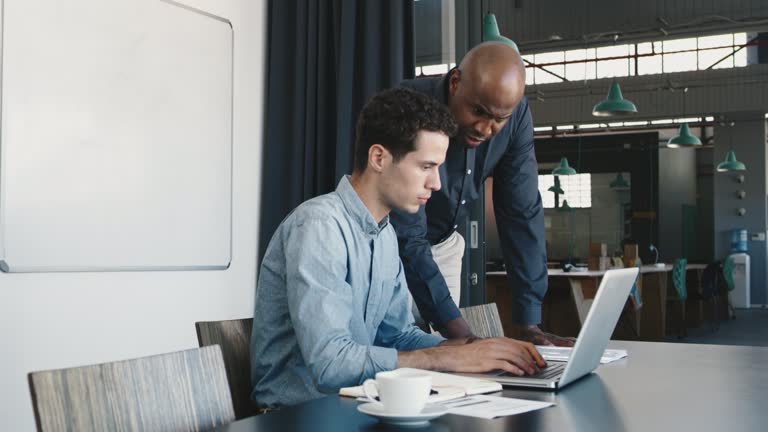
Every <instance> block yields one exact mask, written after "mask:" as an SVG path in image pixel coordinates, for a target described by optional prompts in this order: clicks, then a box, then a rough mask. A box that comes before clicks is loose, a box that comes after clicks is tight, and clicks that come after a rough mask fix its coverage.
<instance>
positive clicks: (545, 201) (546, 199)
mask: <svg viewBox="0 0 768 432" xmlns="http://www.w3.org/2000/svg"><path fill="white" fill-rule="evenodd" d="M554 184H555V176H553V175H549V174H547V175H540V176H539V193H540V194H541V203H542V205H544V208H554V207H555V194H554V192H550V191H548V190H547V189H549V188H550V187H552V186H554Z"/></svg>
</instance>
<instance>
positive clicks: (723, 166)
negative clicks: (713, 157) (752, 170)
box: [717, 150, 747, 172]
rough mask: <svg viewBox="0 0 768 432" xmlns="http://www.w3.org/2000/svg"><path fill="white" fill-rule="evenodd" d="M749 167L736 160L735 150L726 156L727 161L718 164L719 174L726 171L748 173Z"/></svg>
mask: <svg viewBox="0 0 768 432" xmlns="http://www.w3.org/2000/svg"><path fill="white" fill-rule="evenodd" d="M746 170H747V166H746V165H744V163H743V162H739V161H738V160H736V153H734V151H733V150H731V151H729V152H728V154H727V155H726V156H725V160H724V161H722V162H720V163H719V164H717V172H726V171H746Z"/></svg>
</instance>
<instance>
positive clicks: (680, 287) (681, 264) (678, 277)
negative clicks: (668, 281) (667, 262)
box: [672, 258, 688, 300]
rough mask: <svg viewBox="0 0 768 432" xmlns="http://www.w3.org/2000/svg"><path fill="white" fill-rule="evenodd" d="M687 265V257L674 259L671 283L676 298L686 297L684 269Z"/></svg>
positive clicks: (682, 298)
mask: <svg viewBox="0 0 768 432" xmlns="http://www.w3.org/2000/svg"><path fill="white" fill-rule="evenodd" d="M687 266H688V260H687V259H685V258H678V259H676V260H675V265H674V267H672V284H673V285H674V286H675V291H676V292H677V298H678V300H685V299H686V298H688V290H687V289H686V287H685V269H686V267H687Z"/></svg>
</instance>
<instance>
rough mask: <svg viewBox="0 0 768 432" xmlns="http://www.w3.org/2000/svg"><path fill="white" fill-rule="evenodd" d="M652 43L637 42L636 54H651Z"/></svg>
mask: <svg viewBox="0 0 768 432" xmlns="http://www.w3.org/2000/svg"><path fill="white" fill-rule="evenodd" d="M652 49H653V48H652V45H651V43H650V42H645V43H639V44H637V53H638V54H651V53H652V52H653V51H652Z"/></svg>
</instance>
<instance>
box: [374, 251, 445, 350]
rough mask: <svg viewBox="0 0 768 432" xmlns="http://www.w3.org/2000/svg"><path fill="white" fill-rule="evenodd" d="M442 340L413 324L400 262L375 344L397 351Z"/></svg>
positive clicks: (415, 348) (417, 347)
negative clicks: (390, 298) (390, 297)
mask: <svg viewBox="0 0 768 432" xmlns="http://www.w3.org/2000/svg"><path fill="white" fill-rule="evenodd" d="M444 340H445V338H443V337H440V336H436V335H432V334H429V333H425V332H424V331H422V330H421V329H420V328H418V327H417V326H416V325H415V324H414V321H413V314H412V312H411V297H410V295H409V294H408V287H407V283H406V280H405V274H404V272H403V265H402V263H401V264H400V271H399V274H398V277H397V279H395V286H394V290H393V293H392V300H391V301H390V303H389V307H388V308H387V312H386V314H385V315H384V320H383V321H382V322H381V324H380V325H379V329H378V332H377V334H376V345H382V346H388V347H392V348H395V349H397V350H398V351H413V350H417V349H422V348H430V347H433V346H436V345H438V344H440V343H441V342H443V341H444Z"/></svg>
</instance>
